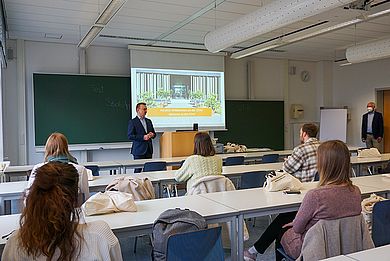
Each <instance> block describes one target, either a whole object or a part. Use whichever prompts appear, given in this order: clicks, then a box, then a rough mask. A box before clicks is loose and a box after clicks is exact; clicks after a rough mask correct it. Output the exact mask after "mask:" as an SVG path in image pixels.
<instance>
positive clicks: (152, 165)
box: [143, 161, 167, 172]
mask: <svg viewBox="0 0 390 261" xmlns="http://www.w3.org/2000/svg"><path fill="white" fill-rule="evenodd" d="M161 170H167V163H166V162H165V161H153V162H146V163H145V164H144V169H143V172H149V171H161Z"/></svg>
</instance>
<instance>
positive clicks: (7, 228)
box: [0, 214, 20, 245]
mask: <svg viewBox="0 0 390 261" xmlns="http://www.w3.org/2000/svg"><path fill="white" fill-rule="evenodd" d="M19 219H20V214H15V215H5V216H0V224H1V226H0V245H3V244H5V243H6V239H5V238H2V237H3V236H5V235H7V234H9V233H10V232H12V231H14V230H15V229H17V228H19Z"/></svg>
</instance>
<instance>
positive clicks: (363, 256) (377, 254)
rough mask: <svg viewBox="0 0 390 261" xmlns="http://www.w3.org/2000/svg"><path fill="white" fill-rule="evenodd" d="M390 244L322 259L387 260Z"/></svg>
mask: <svg viewBox="0 0 390 261" xmlns="http://www.w3.org/2000/svg"><path fill="white" fill-rule="evenodd" d="M389 257H390V245H386V246H381V247H375V248H371V249H368V250H363V251H359V252H356V253H352V254H347V255H340V256H335V257H331V258H327V259H324V260H323V261H325V260H326V261H353V260H355V261H372V260H389Z"/></svg>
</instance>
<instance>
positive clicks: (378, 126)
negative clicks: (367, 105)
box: [362, 112, 383, 140]
mask: <svg viewBox="0 0 390 261" xmlns="http://www.w3.org/2000/svg"><path fill="white" fill-rule="evenodd" d="M367 119H368V113H365V114H363V120H362V139H364V140H365V139H366V138H367ZM372 135H373V136H374V139H377V138H378V137H383V117H382V113H380V112H374V118H373V119H372Z"/></svg>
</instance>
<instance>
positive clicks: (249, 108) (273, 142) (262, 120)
mask: <svg viewBox="0 0 390 261" xmlns="http://www.w3.org/2000/svg"><path fill="white" fill-rule="evenodd" d="M225 107H226V128H227V131H216V132H215V134H214V136H215V137H216V138H218V142H220V143H223V144H226V142H233V143H238V144H244V145H246V146H247V147H248V148H271V149H274V150H283V149H284V102H283V101H250V100H227V101H226V102H225Z"/></svg>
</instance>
